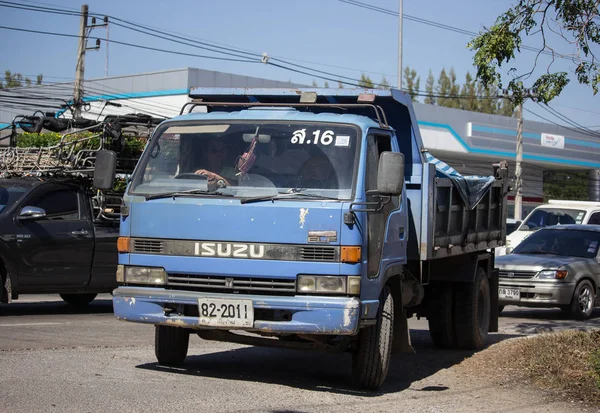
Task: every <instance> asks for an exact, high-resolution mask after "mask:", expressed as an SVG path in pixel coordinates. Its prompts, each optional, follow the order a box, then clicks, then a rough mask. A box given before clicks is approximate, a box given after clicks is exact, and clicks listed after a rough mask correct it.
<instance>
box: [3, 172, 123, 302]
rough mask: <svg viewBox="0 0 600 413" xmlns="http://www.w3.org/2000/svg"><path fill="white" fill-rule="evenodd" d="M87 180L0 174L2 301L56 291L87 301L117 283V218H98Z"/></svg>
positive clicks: (66, 298) (67, 297) (69, 298)
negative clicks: (23, 295) (14, 176)
mask: <svg viewBox="0 0 600 413" xmlns="http://www.w3.org/2000/svg"><path fill="white" fill-rule="evenodd" d="M87 188H88V187H87V186H86V185H82V184H81V183H80V182H78V181H76V180H69V179H52V178H44V179H40V178H9V179H0V277H1V284H0V285H2V290H1V294H0V302H2V303H9V302H10V301H11V300H12V299H17V298H18V297H19V295H21V294H32V293H36V294H39V293H57V294H60V296H61V298H62V299H63V300H64V301H65V302H67V303H69V304H71V305H74V306H85V305H87V304H88V303H90V302H91V301H92V300H93V299H94V298H95V297H96V295H97V294H98V293H109V292H112V290H113V289H114V288H116V279H115V272H116V267H117V255H118V254H117V237H118V234H119V226H118V225H119V224H118V220H112V221H111V220H102V219H97V217H96V215H95V213H94V209H93V204H92V198H91V196H90V193H89V189H87Z"/></svg>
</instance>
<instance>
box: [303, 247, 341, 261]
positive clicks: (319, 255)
mask: <svg viewBox="0 0 600 413" xmlns="http://www.w3.org/2000/svg"><path fill="white" fill-rule="evenodd" d="M300 258H301V259H302V260H304V261H331V262H333V261H335V247H302V248H301V249H300Z"/></svg>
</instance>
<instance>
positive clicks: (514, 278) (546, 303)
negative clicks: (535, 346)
mask: <svg viewBox="0 0 600 413" xmlns="http://www.w3.org/2000/svg"><path fill="white" fill-rule="evenodd" d="M599 245H600V225H559V226H551V227H546V228H542V229H540V230H539V231H537V232H535V233H533V234H532V235H530V236H529V237H527V238H526V239H525V240H523V242H521V243H520V244H519V245H518V246H517V247H516V248H515V250H514V251H513V252H512V253H511V254H508V255H505V256H502V257H499V258H498V259H496V266H497V267H498V269H499V271H500V282H499V290H498V296H499V300H498V302H499V304H500V310H501V311H502V309H503V308H504V306H505V305H509V304H510V305H517V306H522V307H559V308H561V309H562V310H563V311H565V312H567V313H569V314H571V315H572V316H573V317H574V318H576V319H580V320H583V319H587V318H589V317H590V316H591V315H592V312H593V309H594V307H595V306H600V254H599Z"/></svg>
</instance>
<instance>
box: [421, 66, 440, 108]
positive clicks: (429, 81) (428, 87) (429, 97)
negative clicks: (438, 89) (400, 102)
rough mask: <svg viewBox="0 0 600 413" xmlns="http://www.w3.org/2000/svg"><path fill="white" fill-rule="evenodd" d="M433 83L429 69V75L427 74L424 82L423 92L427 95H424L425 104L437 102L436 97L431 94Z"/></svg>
mask: <svg viewBox="0 0 600 413" xmlns="http://www.w3.org/2000/svg"><path fill="white" fill-rule="evenodd" d="M434 85H435V79H434V78H433V73H431V69H429V75H428V76H427V81H426V82H425V92H426V93H427V96H426V97H425V101H424V103H425V104H427V105H435V104H436V103H437V99H436V98H435V96H433V87H434Z"/></svg>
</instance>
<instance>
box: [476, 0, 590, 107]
mask: <svg viewBox="0 0 600 413" xmlns="http://www.w3.org/2000/svg"><path fill="white" fill-rule="evenodd" d="M598 14H599V8H598V1H597V0H570V1H566V0H519V1H518V3H517V4H516V5H515V6H512V7H510V8H509V9H508V10H507V11H506V12H504V13H503V14H501V15H500V16H499V17H498V18H497V19H496V22H495V23H494V25H492V26H491V27H490V28H486V29H484V30H483V31H482V32H480V33H479V35H478V36H477V37H475V38H474V39H473V40H472V41H471V42H469V44H468V47H469V48H470V49H471V50H474V51H475V55H474V57H473V63H474V64H475V67H476V68H477V78H478V79H479V80H481V81H482V82H483V84H484V86H486V87H487V86H491V85H494V86H498V87H499V88H500V89H502V88H503V83H502V76H501V74H500V72H499V70H500V68H501V67H502V65H503V64H508V63H509V62H510V60H511V59H515V54H516V53H520V52H521V47H522V38H523V37H524V36H532V37H534V38H536V39H538V40H539V42H540V43H541V44H542V47H541V50H540V52H539V53H537V55H536V57H535V60H534V61H533V65H532V68H531V70H530V71H529V72H526V73H522V74H518V73H517V72H518V71H517V70H516V69H515V68H510V70H509V72H510V73H511V74H512V75H513V76H514V77H513V79H511V80H510V81H509V82H508V86H507V89H508V90H509V91H510V93H511V94H512V96H513V102H514V103H515V104H520V103H522V102H523V99H524V98H525V97H526V94H525V89H526V88H527V86H525V83H524V81H526V80H529V79H530V78H531V76H532V75H533V73H534V71H535V69H536V66H537V63H538V59H539V57H540V55H541V54H542V53H544V54H548V53H549V54H550V55H551V56H552V61H551V63H550V64H549V65H548V66H547V68H546V73H544V74H542V75H541V76H539V77H537V79H532V82H531V85H530V86H529V88H531V89H532V92H533V94H534V96H535V98H536V100H538V101H541V102H544V103H548V102H549V101H551V100H552V99H554V98H555V97H556V96H558V95H559V94H560V93H561V92H562V91H563V89H564V88H565V86H567V84H568V83H569V78H568V73H567V72H562V71H557V72H553V71H552V66H553V65H554V61H555V60H556V58H558V57H559V56H557V54H556V52H555V49H557V45H555V44H554V45H552V46H549V45H548V43H547V41H548V37H547V34H549V33H548V32H549V31H550V32H553V33H554V34H556V35H557V36H559V37H558V38H557V39H562V40H564V41H565V42H566V44H567V45H569V46H570V47H572V48H573V53H572V54H570V55H569V56H568V58H569V59H570V60H572V61H573V62H574V63H575V67H574V69H573V71H574V73H575V75H576V77H577V80H578V82H579V83H580V84H583V85H588V86H590V87H591V88H592V90H593V93H594V95H595V94H596V93H597V92H598V84H599V82H600V67H599V66H598V64H597V63H596V62H597V61H596V58H595V56H594V53H593V52H592V47H595V46H598V45H600V21H599V19H597V18H598ZM557 41H558V42H560V40H557ZM590 55H591V56H590ZM590 57H591V60H589V58H590Z"/></svg>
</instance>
